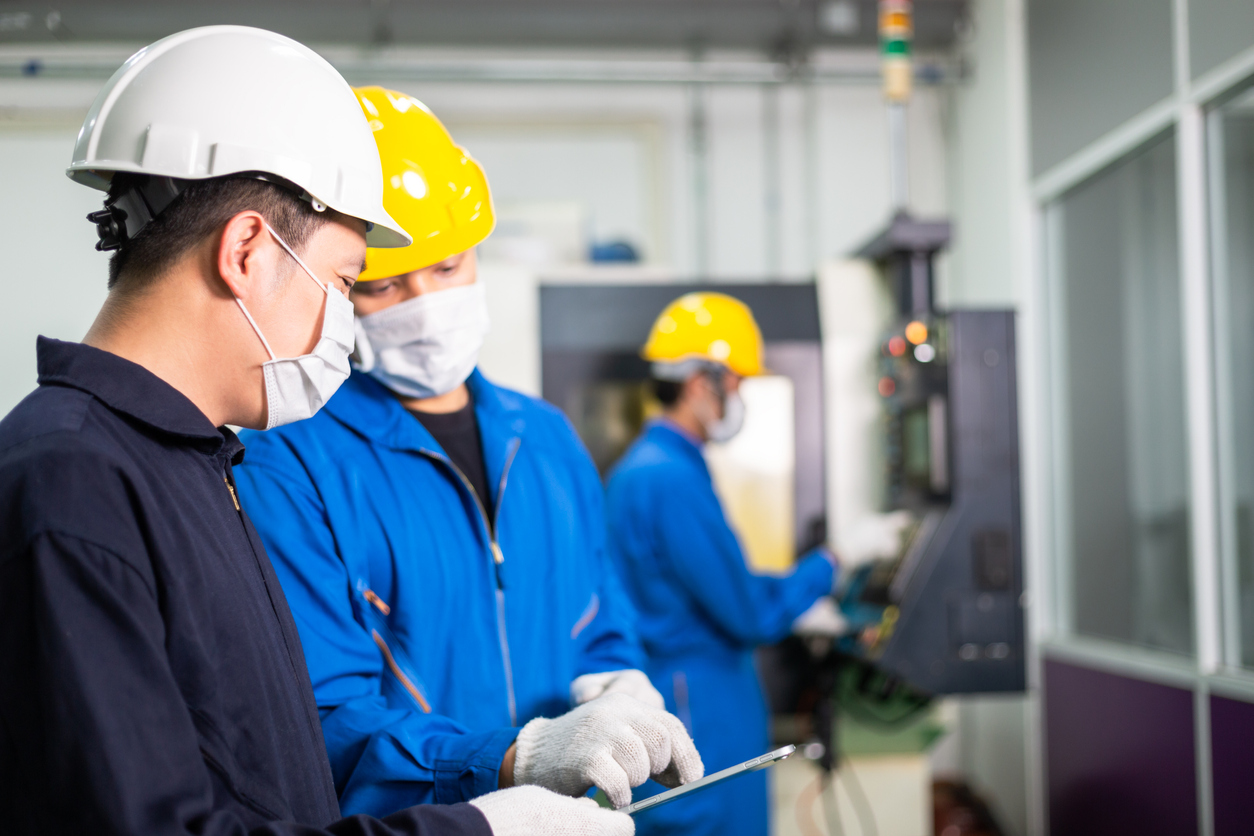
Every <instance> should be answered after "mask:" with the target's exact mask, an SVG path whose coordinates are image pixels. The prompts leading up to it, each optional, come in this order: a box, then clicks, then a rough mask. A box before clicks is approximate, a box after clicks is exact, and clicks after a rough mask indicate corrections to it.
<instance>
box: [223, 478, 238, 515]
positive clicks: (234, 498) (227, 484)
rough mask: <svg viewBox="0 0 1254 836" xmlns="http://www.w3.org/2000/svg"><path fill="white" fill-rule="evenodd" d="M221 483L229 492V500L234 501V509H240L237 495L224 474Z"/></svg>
mask: <svg viewBox="0 0 1254 836" xmlns="http://www.w3.org/2000/svg"><path fill="white" fill-rule="evenodd" d="M222 484H224V485H226V489H227V490H228V491H230V492H231V501H232V502H234V503H235V510H236V511H240V510H242V509H241V508H240V507H239V497H238V496H236V495H235V488H234V486H232V485H231V480H230V479H228V478H226V474H225V473H224V474H222Z"/></svg>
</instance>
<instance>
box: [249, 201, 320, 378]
mask: <svg viewBox="0 0 1254 836" xmlns="http://www.w3.org/2000/svg"><path fill="white" fill-rule="evenodd" d="M261 222H262V223H263V224H265V227H266V231H267V232H269V233H270V236H271V237H272V238H274V240H275V241H276V242H277V243H278V245H279V246H280V247H282V248H283V249H284V250H285V251H286V252H287V254H288V255H290V256H291V257H292V259H293V260H294V261H295V262H296V263H297V264H299V265H300V269H302V270H304V271H305V275H307V276H309V278H311V279H313V283H314V284H316V285H317V286H318V289H319V290H324V291H326V292H327V293H330V292H331V291H332V288H331V284H330V282H328V283H327V285H326V286H325V287H323V285H322V282H320V281H318V277H317V276H315V275H314V272H313V271H312V270H310V269H309V265H307V264H305V262H304V261H302V260H301V257H300V256H298V255H297V254H296V253H295V252H294V251H293V250H292V248H291V247H289V246H288V245H287V242H286V241H284V240H283V237H282V236H281V235H279V233H277V232H275V231H274V227H272V226H270V224H269V223H268V222H267V221H266V220H265V219H262V221H261ZM235 304H237V305H239V309H240V310H241V311H243V312H244V316H245V318H247V319H248V324H249V325H251V326H252V327H253V331H255V332H256V333H257V336H258V337H259V338H260V339H261V344H262V345H263V346H264V347H265V349H266V354H268V355H270V359H271V360H277V359H278V358H277V357H276V356H275V354H274V351H273V350H272V349H271V348H270V341H269V340H267V339H266V335H265V334H263V333H261V329H260V328H259V327H257V320H255V319H253V315H252V314H250V313H249V312H248V308H246V307H244V300H243V299H241V298H239V297H238V296H236V297H235Z"/></svg>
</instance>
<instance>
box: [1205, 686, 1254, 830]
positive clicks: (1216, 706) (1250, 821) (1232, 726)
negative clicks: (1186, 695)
mask: <svg viewBox="0 0 1254 836" xmlns="http://www.w3.org/2000/svg"><path fill="white" fill-rule="evenodd" d="M1210 739H1211V742H1210V745H1211V764H1212V765H1213V767H1214V771H1213V775H1214V779H1213V780H1214V784H1213V787H1214V798H1215V836H1248V834H1249V833H1250V832H1251V831H1254V705H1251V704H1250V703H1248V702H1239V701H1237V700H1230V699H1226V698H1224V697H1211V698H1210Z"/></svg>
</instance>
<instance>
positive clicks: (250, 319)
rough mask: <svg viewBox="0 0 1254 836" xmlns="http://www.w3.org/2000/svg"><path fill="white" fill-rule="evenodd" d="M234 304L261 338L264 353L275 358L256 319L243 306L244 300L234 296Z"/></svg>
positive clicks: (272, 358)
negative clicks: (264, 349)
mask: <svg viewBox="0 0 1254 836" xmlns="http://www.w3.org/2000/svg"><path fill="white" fill-rule="evenodd" d="M235 304H237V305H239V309H240V310H241V311H243V312H244V316H245V317H246V318H247V319H248V324H249V325H251V326H252V327H253V330H254V331H255V332H257V336H258V337H260V338H261V344H262V345H263V346H265V348H266V354H269V355H270V359H271V360H275V359H277V358H276V357H275V356H274V352H273V351H271V350H270V343H269V341H268V340H266V335H265V334H263V333H261V329H260V328H258V327H257V321H256V320H255V319H253V315H252V314H250V313H249V312H248V308H246V307H244V300H243V299H241V298H239V297H238V296H236V297H235Z"/></svg>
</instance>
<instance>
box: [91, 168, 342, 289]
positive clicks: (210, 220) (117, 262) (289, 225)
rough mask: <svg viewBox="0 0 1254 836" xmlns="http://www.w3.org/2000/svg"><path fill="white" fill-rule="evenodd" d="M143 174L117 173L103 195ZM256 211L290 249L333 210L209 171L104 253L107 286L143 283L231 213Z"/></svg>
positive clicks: (284, 191) (141, 285) (127, 286)
mask: <svg viewBox="0 0 1254 836" xmlns="http://www.w3.org/2000/svg"><path fill="white" fill-rule="evenodd" d="M140 176H143V175H134V174H125V173H119V174H116V175H114V177H113V180H112V182H111V183H110V184H109V197H110V198H111V199H115V198H116V197H117V196H118V195H119V194H121V193H123V192H125V191H126V190H128V189H130V188H132V187H133V186H134V184H135V178H136V177H140ZM250 209H251V210H253V211H255V212H259V213H260V214H261V216H262V217H264V218H265V219H266V221H267V222H268V223H269V224H270V226H272V227H274V231H275V232H277V233H279V235H281V236H282V237H283V240H284V241H286V242H287V243H288V245H289V246H290V247H291V248H292V249H293V250H295V251H296V252H298V253H299V252H301V251H302V250H303V249H304V247H305V245H306V244H307V243H309V238H310V237H311V236H312V235H313V233H314V232H316V231H317V230H318V228H319V227H321V226H322V225H323V224H325V223H327V222H328V221H329V220H331V219H332V218H333V217H335V215H336V213H335V212H334V211H332V210H330V209H328V210H326V211H325V212H318V211H316V210H315V209H314V208H313V206H312V205H310V203H309V202H308V201H306V200H302V199H300V198H299V197H297V196H296V194H294V193H293V192H292V191H289V190H288V189H286V188H283V187H282V186H278V185H276V184H274V183H271V182H267V181H264V180H257V179H252V178H246V177H215V178H212V179H208V180H194V181H192V182H191V183H190V184H188V185H187V187H186V189H184V190H183V192H182V193H181V194H180V195H179V196H178V197H176V198H175V199H174V200H173V201H172V202H171V203H170V205H169V206H167V207H166V208H165V210H164V211H163V212H161V214H159V215H157V217H156V218H154V219H153V220H152V221H151V222H150V223H149V224H148V225H147V226H145V227H144V228H143V229H141V230H140V231H139V232H138V234H136V235H135V237H134V238H128V239H126V240H125V241H123V242H122V246H121V247H119V248H118V249H116V250H114V252H113V257H112V258H110V259H109V289H110V290H112V289H113V288H114V287H115V286H117V285H118V284H119V283H122V284H123V285H124V287H125V289H126V290H128V291H137V290H142V289H144V288H146V287H147V286H148V285H150V284H151V283H152V282H153V281H155V280H156V279H158V278H159V277H160V276H161V275H162V274H163V273H165V272H166V271H167V270H169V269H170V268H171V267H172V266H173V265H174V264H175V263H176V262H177V261H178V260H179V259H180V258H182V257H183V256H184V255H186V254H187V251H188V250H190V249H192V248H193V247H195V246H196V245H197V244H199V243H200V242H201V241H203V240H205V239H206V238H208V237H209V236H210V235H213V234H214V233H216V232H217V231H218V230H220V229H221V228H222V227H223V226H225V225H226V222H227V221H229V220H230V219H231V218H233V217H235V216H236V215H238V214H239V213H240V212H245V211H248V210H250Z"/></svg>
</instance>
